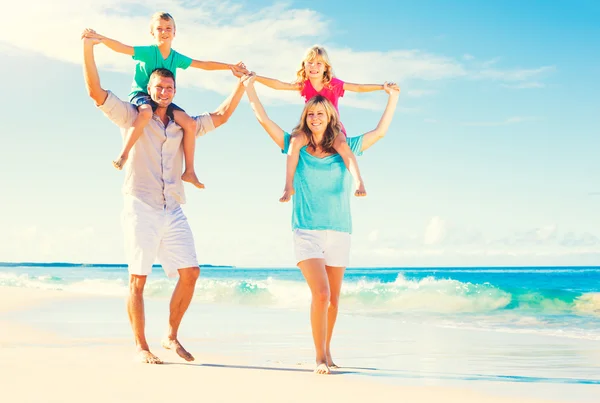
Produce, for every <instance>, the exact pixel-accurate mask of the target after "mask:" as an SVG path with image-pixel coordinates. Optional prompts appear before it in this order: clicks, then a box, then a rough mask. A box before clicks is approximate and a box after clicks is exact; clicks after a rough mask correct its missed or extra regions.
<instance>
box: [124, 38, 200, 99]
mask: <svg viewBox="0 0 600 403" xmlns="http://www.w3.org/2000/svg"><path fill="white" fill-rule="evenodd" d="M132 58H133V60H137V61H138V63H137V64H136V66H135V75H134V76H133V83H132V84H131V92H130V93H129V98H131V97H133V95H134V94H135V93H136V92H146V93H147V92H148V81H149V80H150V74H152V72H153V71H154V70H156V69H158V68H163V69H168V70H170V71H171V72H172V73H173V75H174V76H176V75H177V69H184V70H185V69H187V68H188V67H190V65H191V64H192V59H191V58H189V57H187V56H184V55H182V54H181V53H179V52H177V51H175V49H171V53H170V54H169V57H167V58H166V59H163V57H162V55H161V53H160V49H158V46H156V45H150V46H134V47H133V56H132Z"/></svg>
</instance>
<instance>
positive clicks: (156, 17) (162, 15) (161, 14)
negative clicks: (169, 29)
mask: <svg viewBox="0 0 600 403" xmlns="http://www.w3.org/2000/svg"><path fill="white" fill-rule="evenodd" d="M160 20H164V21H171V22H172V23H173V28H176V27H175V18H173V16H172V15H171V14H169V13H167V12H166V11H157V12H155V13H154V14H152V17H151V18H150V31H152V28H154V23H155V22H156V21H160Z"/></svg>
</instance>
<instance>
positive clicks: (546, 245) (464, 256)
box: [353, 216, 600, 266]
mask: <svg viewBox="0 0 600 403" xmlns="http://www.w3.org/2000/svg"><path fill="white" fill-rule="evenodd" d="M357 245H358V246H356V247H354V248H353V256H355V257H356V259H353V262H364V263H362V264H367V265H369V264H370V265H375V264H380V263H379V262H381V263H383V262H390V261H391V262H396V263H395V264H396V265H424V266H427V265H439V264H447V265H461V264H462V265H465V264H467V265H468V264H475V265H498V264H500V265H502V264H511V265H527V264H542V265H556V264H566V265H569V264H592V263H590V262H594V261H597V259H598V258H600V238H599V237H598V236H597V235H594V234H591V233H589V232H584V233H576V232H573V231H567V232H564V231H560V230H559V228H558V226H557V225H556V224H548V225H544V226H541V227H537V228H532V229H527V230H522V231H515V232H513V233H510V234H507V235H505V236H502V237H486V236H484V234H483V232H482V231H481V230H478V229H474V228H468V227H464V226H460V225H457V224H455V223H451V222H449V221H447V220H446V219H444V218H442V217H439V216H434V217H431V218H430V219H429V221H428V222H427V225H426V226H425V228H424V235H423V236H422V237H418V238H415V237H414V236H412V235H408V234H406V233H398V232H396V233H394V234H391V233H389V234H387V233H386V234H383V233H381V231H380V232H379V233H378V240H377V241H376V242H374V243H370V244H368V245H367V244H363V243H360V242H357ZM355 264H358V263H355ZM388 264H389V263H388Z"/></svg>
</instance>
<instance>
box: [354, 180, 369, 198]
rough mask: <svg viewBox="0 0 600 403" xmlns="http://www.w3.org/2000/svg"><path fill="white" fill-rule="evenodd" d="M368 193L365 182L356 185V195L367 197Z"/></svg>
mask: <svg viewBox="0 0 600 403" xmlns="http://www.w3.org/2000/svg"><path fill="white" fill-rule="evenodd" d="M366 195H367V190H366V189H365V184H364V183H362V182H361V183H359V184H358V186H357V187H356V192H354V196H356V197H365V196H366Z"/></svg>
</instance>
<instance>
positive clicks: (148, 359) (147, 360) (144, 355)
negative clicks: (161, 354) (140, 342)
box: [138, 350, 163, 364]
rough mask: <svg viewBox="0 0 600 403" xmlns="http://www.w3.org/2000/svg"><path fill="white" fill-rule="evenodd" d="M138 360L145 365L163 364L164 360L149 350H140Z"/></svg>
mask: <svg viewBox="0 0 600 403" xmlns="http://www.w3.org/2000/svg"><path fill="white" fill-rule="evenodd" d="M138 358H139V360H140V361H141V362H143V363H144V364H162V363H163V362H162V360H161V359H160V358H158V357H157V356H155V355H154V354H152V353H151V352H150V351H148V350H139V351H138Z"/></svg>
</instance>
